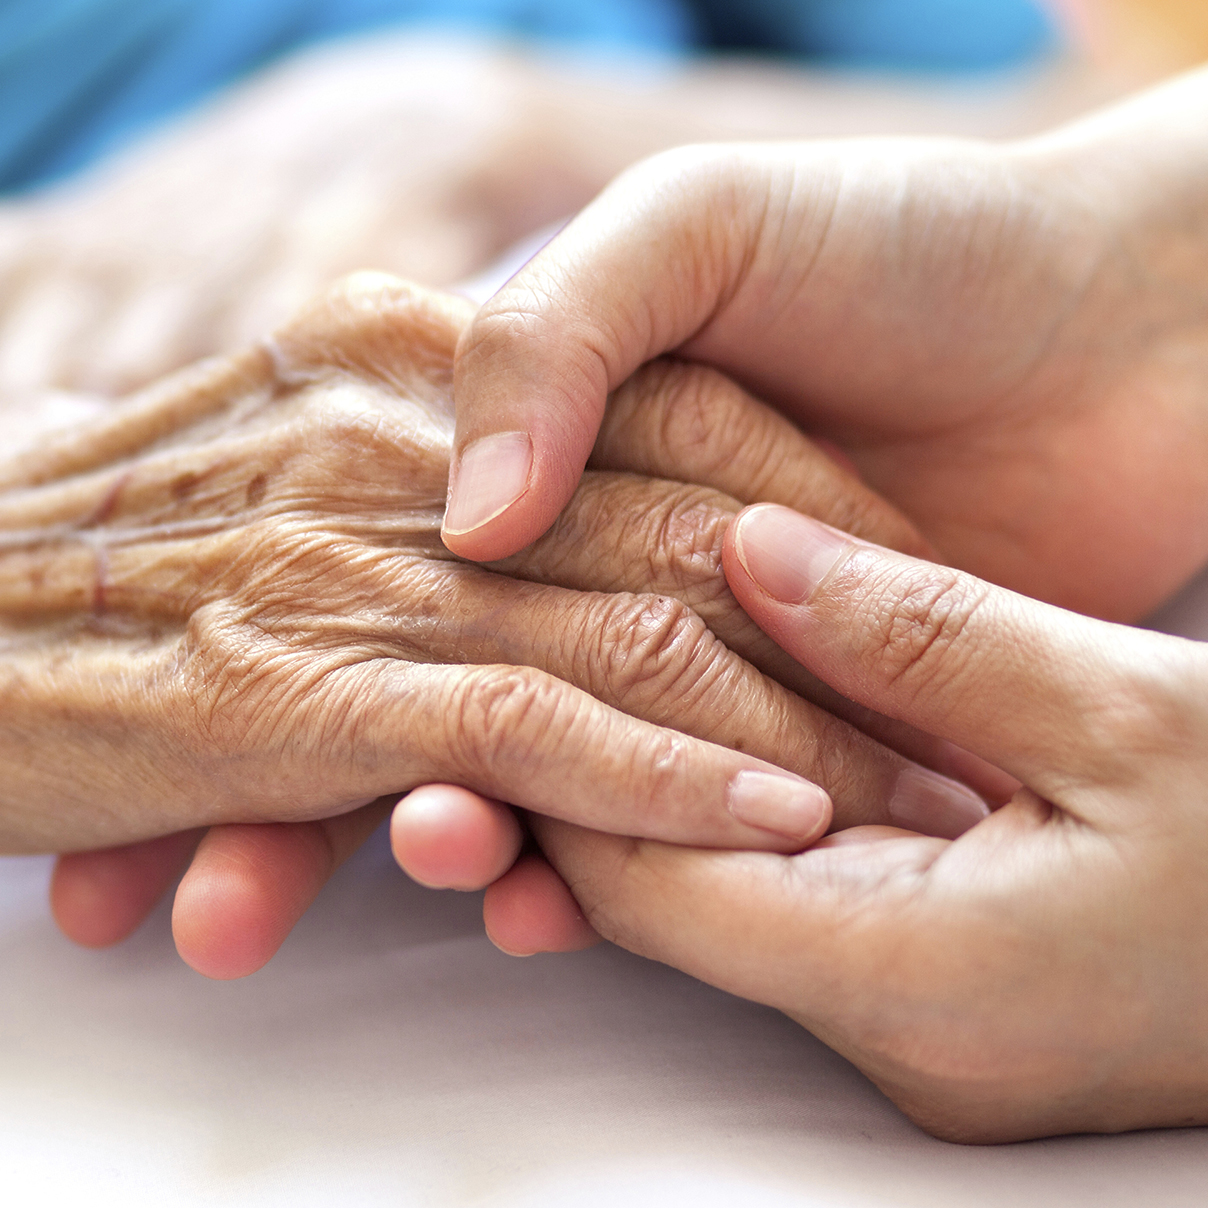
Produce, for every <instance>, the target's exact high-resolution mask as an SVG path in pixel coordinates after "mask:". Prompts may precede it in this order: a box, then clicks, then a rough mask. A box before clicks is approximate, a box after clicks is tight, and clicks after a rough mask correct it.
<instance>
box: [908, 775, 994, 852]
mask: <svg viewBox="0 0 1208 1208" xmlns="http://www.w3.org/2000/svg"><path fill="white" fill-rule="evenodd" d="M989 813H990V808H989V806H987V805H986V803H985V802H984V801H983V800H982V799H981V798H980V797H979V796H978V795H977V794H976V793H975V792H974V791H973V790H972V789H971V788H967V787H966V786H965V785H963V784H959V783H957V781H955V780H949V779H948V778H947V777H946V776H941V775H939V773H938V772H930V771H928V770H927V769H926V768H920V767H908V768H906V769H905V770H904V771H903V772H902V774H901V775H900V776H899V777H898V782H897V784H896V785H894V790H893V797H892V798H891V799H890V802H889V816H890V817H891V818H892V819H893V820H894V822H896V823H897V824H898V826H903V827H905V828H906V829H907V830H914V831H919V832H921V833H922V834H924V835H935V836H936V837H937V838H940V839H956V838H959V837H960V836H961V835H963V834H964V833H965V831H967V830H970V829H971V828H972V827H975V826H976V825H977V824H978V823H979V822H980V821H981V820H982V819H983V818H985V817H987V816H988V815H989Z"/></svg>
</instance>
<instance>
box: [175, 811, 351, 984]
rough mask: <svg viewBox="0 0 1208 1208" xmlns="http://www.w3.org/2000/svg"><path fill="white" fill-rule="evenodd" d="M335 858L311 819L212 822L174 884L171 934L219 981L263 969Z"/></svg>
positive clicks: (193, 963) (192, 961)
mask: <svg viewBox="0 0 1208 1208" xmlns="http://www.w3.org/2000/svg"><path fill="white" fill-rule="evenodd" d="M331 863H332V861H331V852H330V848H329V847H328V846H327V844H326V843H325V841H324V840H323V839H322V836H321V834H320V833H319V832H318V828H317V826H315V825H314V824H301V825H296V826H292V825H291V826H284V825H273V824H264V825H246V826H242V825H241V826H223V827H215V828H213V829H212V830H211V831H210V833H209V834H208V835H207V836H206V838H205V840H203V842H202V844H201V846H200V847H199V848H198V851H197V854H196V856H195V857H194V860H193V863H192V864H191V865H190V867H189V869H188V871H187V872H186V873H185V876H184V878H183V879H182V880H181V883H180V886H179V887H178V889H177V891H176V900H175V902H174V904H173V909H172V934H173V937H174V939H175V940H176V950H177V952H178V953H179V954H180V957H181V959H182V960H183V961H184V962H185V964H187V965H189V966H190V968H192V969H194V970H196V971H197V972H198V973H200V974H202V975H203V976H204V977H209V978H213V979H215V980H218V981H231V980H234V979H236V978H240V977H247V976H248V975H249V974H251V973H255V972H256V971H257V970H259V969H261V968H263V967H264V966H265V965H266V964H267V963H268V962H269V961H270V960H271V959H272V958H273V956H274V955H275V954H276V953H277V950H278V949H279V948H280V947H281V945H282V944H283V943H284V942H285V939H286V937H287V936H288V935H289V933H290V931H291V930H292V929H293V926H294V924H295V923H296V922H297V921H298V919H300V918H301V917H302V915H303V914H304V913H305V911H306V908H307V907H308V906H309V905H310V904H311V902H313V901H314V899H315V896H316V895H317V894H318V892H319V890H320V889H321V888H322V886H323V884H324V882H325V881H326V878H327V875H328V873H329V871H330V868H331Z"/></svg>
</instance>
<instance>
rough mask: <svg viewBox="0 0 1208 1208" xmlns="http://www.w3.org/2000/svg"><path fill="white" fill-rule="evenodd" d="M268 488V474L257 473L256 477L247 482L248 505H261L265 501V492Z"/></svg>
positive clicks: (246, 497)
mask: <svg viewBox="0 0 1208 1208" xmlns="http://www.w3.org/2000/svg"><path fill="white" fill-rule="evenodd" d="M267 490H268V475H267V474H257V475H256V477H255V478H253V479H252V480H251V482H249V483H248V484H247V494H246V495H245V497H244V498H245V499H246V501H247V506H248V507H250V508H256V507H259V506H260V504H261V503H262V502H263V501H264V493H265V491H267Z"/></svg>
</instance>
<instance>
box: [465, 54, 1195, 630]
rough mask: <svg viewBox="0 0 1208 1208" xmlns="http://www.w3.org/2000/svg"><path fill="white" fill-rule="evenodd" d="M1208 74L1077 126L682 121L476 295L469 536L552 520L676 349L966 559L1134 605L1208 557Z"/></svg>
mask: <svg viewBox="0 0 1208 1208" xmlns="http://www.w3.org/2000/svg"><path fill="white" fill-rule="evenodd" d="M1205 122H1208V72H1200V73H1198V74H1194V75H1191V76H1188V77H1186V78H1185V79H1182V80H1180V81H1177V82H1175V83H1172V84H1170V85H1168V86H1166V87H1164V88H1161V89H1158V90H1156V91H1154V92H1152V93H1150V94H1148V95H1144V96H1142V97H1140V98H1138V99H1136V100H1134V101H1132V102H1129V103H1127V104H1124V105H1121V106H1119V107H1117V108H1115V109H1113V110H1109V111H1106V112H1104V113H1102V114H1101V115H1098V116H1095V117H1092V118H1089V119H1086V120H1083V121H1081V122H1079V123H1076V124H1074V125H1072V126H1069V127H1067V128H1064V129H1061V130H1058V131H1056V132H1055V133H1053V134H1050V135H1047V136H1044V137H1041V138H1036V139H1032V140H1028V141H1025V142H1020V143H1015V144H1007V145H989V144H978V143H973V142H960V141H956V140H920V139H899V140H894V139H881V140H861V141H849V142H832V143H825V142H817V143H795V144H788V143H783V144H763V145H756V144H752V145H747V146H740V145H735V146H728V147H727V146H720V147H718V146H713V147H699V148H687V149H684V150H680V151H675V152H671V153H668V154H664V155H661V156H658V157H655V158H654V159H651V160H649V161H647V162H646V163H644V164H642V165H639V166H638V167H636V168H633V169H631V170H630V171H629V172H627V173H625V174H624V175H623V176H622V177H620V178H619V179H618V180H617V181H616V182H615V183H614V184H613V185H611V186H610V187H609V188H608V189H606V190H605V191H604V193H603V194H601V196H600V197H599V198H598V199H597V200H596V201H595V202H594V203H593V204H592V205H590V206H589V207H588V208H587V209H586V210H585V211H584V212H583V213H582V214H581V215H580V216H579V217H578V218H577V219H575V221H574V222H572V223H571V224H570V225H569V226H568V227H567V228H566V230H565V231H563V232H562V234H560V235H559V236H558V237H557V238H556V239H555V240H554V241H553V242H552V243H551V244H550V245H549V246H548V247H547V248H546V249H545V250H544V251H542V252H541V253H540V254H539V255H538V256H536V257H535V258H534V259H533V260H532V261H531V262H530V263H529V264H528V265H527V266H526V267H525V268H524V269H523V270H522V271H521V272H520V273H518V274H517V275H516V276H515V277H514V278H513V279H512V281H511V282H509V283H508V285H507V286H505V287H504V288H503V289H502V290H501V291H500V292H499V293H498V294H496V296H495V297H494V298H492V299H491V300H490V301H489V302H488V303H487V304H486V305H485V306H484V307H483V308H482V309H481V310H480V312H479V313H478V315H477V317H476V318H475V320H474V322H473V323H472V324H471V326H470V327H469V329H468V330H467V332H466V333H465V335H464V336H463V338H462V341H461V344H460V346H459V351H458V362H457V373H456V379H455V398H456V403H457V439H456V450H457V457H456V460H455V464H454V480H453V487H452V491H451V496H450V505H449V509H448V513H447V515H446V518H445V527H444V537H445V541H446V543H447V544H448V545H449V547H450V548H451V549H453V550H455V551H456V552H458V553H460V554H462V555H463V556H465V557H468V558H474V559H487V558H498V557H501V556H504V555H506V554H510V553H512V552H514V551H515V550H517V549H519V548H521V547H523V546H524V545H527V544H528V543H529V542H530V541H532V540H533V539H534V538H535V537H537V535H538V534H539V533H541V532H543V531H544V530H545V529H546V528H547V527H548V525H549V524H550V523H551V522H552V521H553V518H554V517H555V516H556V515H557V513H558V511H559V510H560V509H561V507H562V505H563V504H564V503H565V501H566V499H567V498H569V496H570V493H571V491H572V490H573V489H574V484H575V483H576V482H577V481H578V477H579V474H580V472H581V471H582V468H583V465H584V463H585V462H586V460H587V457H588V455H589V453H590V450H591V447H592V443H593V440H594V438H595V433H596V430H597V427H598V425H599V422H600V418H601V415H602V414H603V408H604V400H605V398H606V396H607V394H608V391H609V390H610V389H612V388H614V387H615V386H616V385H617V384H618V383H619V382H621V381H623V380H624V379H625V378H627V377H628V376H629V374H630V373H632V372H633V370H634V369H635V368H636V367H637V366H638V365H640V364H641V363H642V362H643V361H646V360H648V359H649V358H651V357H654V356H657V355H659V354H661V353H664V352H667V351H669V350H674V351H675V352H676V353H677V355H679V356H680V357H682V358H685V359H688V360H693V361H699V362H704V363H707V364H709V365H711V366H714V367H716V368H718V369H721V370H722V371H724V372H726V373H728V374H730V375H731V376H733V377H734V378H736V379H737V380H738V381H740V382H741V383H743V384H744V385H745V386H747V387H748V388H749V389H751V390H752V391H753V392H754V393H755V394H756V395H758V396H759V397H761V398H764V399H767V400H769V401H770V402H772V403H774V404H776V405H777V406H779V407H780V408H781V409H782V410H783V411H784V412H785V414H787V415H789V416H790V417H792V418H793V419H795V420H796V421H797V422H799V423H800V424H801V425H802V426H803V427H804V428H805V429H806V430H807V431H809V432H810V433H812V434H816V435H818V436H820V437H823V438H826V439H829V440H831V441H833V442H836V443H837V444H838V445H839V446H841V448H842V449H843V450H844V451H845V452H846V453H847V455H848V456H849V457H850V458H851V459H852V461H854V463H855V464H856V466H857V467H858V468H859V471H860V473H861V474H862V476H863V477H864V479H865V481H866V482H867V483H869V485H871V486H872V487H873V488H874V489H876V490H877V491H879V492H880V493H881V494H882V495H884V496H885V497H886V498H888V499H889V500H891V501H892V502H894V503H896V504H897V505H898V506H899V507H900V508H901V509H902V510H903V511H904V512H905V513H906V515H908V516H909V517H911V519H912V520H914V521H915V522H916V523H917V524H918V525H919V527H920V529H921V531H922V532H923V534H924V536H926V537H927V538H928V539H929V540H930V541H931V542H932V544H933V545H934V547H935V549H936V550H937V551H938V553H939V555H940V557H941V558H942V559H943V560H944V561H946V562H950V563H952V564H953V565H958V566H961V567H963V568H965V569H968V570H970V571H972V572H974V573H977V574H979V575H981V576H983V577H985V578H988V579H990V580H992V581H995V582H998V583H1000V584H1003V585H1006V586H1009V587H1011V588H1013V589H1015V590H1018V591H1022V592H1025V593H1026V594H1028V595H1031V596H1034V597H1036V598H1040V599H1045V600H1048V601H1050V602H1054V603H1058V604H1060V605H1062V606H1064V607H1068V608H1072V609H1075V610H1078V611H1083V612H1087V613H1091V614H1095V615H1099V616H1103V617H1107V618H1110V619H1115V620H1128V619H1135V618H1137V617H1138V616H1141V615H1143V614H1144V613H1145V612H1147V611H1148V610H1149V609H1151V608H1152V607H1153V606H1154V605H1156V604H1157V603H1158V602H1159V601H1161V600H1162V599H1164V598H1165V597H1166V596H1168V595H1169V594H1170V593H1171V592H1172V591H1174V590H1175V589H1176V588H1177V587H1178V586H1180V585H1181V584H1182V583H1183V582H1184V581H1185V580H1186V579H1187V578H1189V577H1190V576H1191V575H1192V574H1193V573H1194V572H1195V571H1196V570H1197V569H1198V568H1199V567H1200V566H1202V565H1203V564H1204V561H1205V559H1208V525H1206V524H1205V523H1204V515H1205V500H1206V499H1208V404H1206V403H1205V400H1206V399H1208V204H1206V201H1208V151H1205V143H1204V139H1203V130H1204V125H1205Z"/></svg>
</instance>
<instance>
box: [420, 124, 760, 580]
mask: <svg viewBox="0 0 1208 1208" xmlns="http://www.w3.org/2000/svg"><path fill="white" fill-rule="evenodd" d="M734 162H735V161H734V160H733V157H726V156H724V155H719V154H718V152H717V151H716V150H715V149H714V150H712V151H709V150H704V149H700V148H685V149H682V150H679V151H675V152H670V153H666V154H663V155H660V156H656V157H655V158H654V159H652V160H648V161H646V162H645V163H643V164H640V165H638V166H637V167H636V168H633V169H631V170H630V171H629V172H627V173H625V174H623V175H622V176H621V177H620V178H618V180H617V181H616V182H614V183H613V184H612V185H611V186H610V187H609V188H608V189H606V190H605V191H604V192H603V193H602V194H601V195H600V197H598V198H597V199H596V201H594V202H593V203H592V204H591V205H590V206H588V207H587V209H585V210H584V211H583V212H582V213H581V214H580V215H579V216H578V217H577V218H576V219H575V220H574V221H573V222H571V223H570V225H569V226H568V227H566V229H565V230H564V231H563V232H562V233H561V234H559V235H558V236H557V237H556V238H555V239H554V240H553V241H552V242H551V243H550V244H548V245H547V246H546V247H545V248H544V249H543V250H542V251H541V252H539V253H538V254H537V256H535V257H534V258H533V259H532V260H531V261H529V263H528V264H527V265H526V266H525V267H524V268H523V269H521V270H520V272H519V273H517V274H516V276H514V277H513V278H512V279H511V280H510V281H509V282H508V283H507V284H506V285H505V286H504V287H503V288H502V289H501V290H500V291H499V292H498V293H497V294H496V295H495V296H494V297H493V298H491V299H490V300H489V301H488V302H487V303H486V304H485V305H484V306H483V307H482V309H481V310H480V311H479V313H478V315H477V316H476V318H475V319H474V321H473V322H472V323H471V325H470V326H469V328H468V329H467V330H466V331H465V333H464V334H463V336H462V338H461V341H460V343H459V345H458V350H457V358H456V366H455V373H454V398H455V401H456V408H457V433H456V440H455V448H454V457H453V466H452V469H451V473H450V480H449V484H450V485H449V504H448V509H447V512H446V515H445V524H444V533H443V535H444V539H445V543H446V545H448V547H449V548H450V549H451V550H453V552H454V553H457V554H460V555H462V556H463V557H467V558H474V559H477V560H490V559H496V558H503V557H508V556H510V555H511V554H514V553H516V552H517V551H518V550H520V549H523V548H524V547H525V546H526V545H529V544H530V543H531V542H533V541H535V540H536V539H537V538H538V537H539V536H541V534H542V533H544V532H545V531H546V529H547V528H548V527H549V525H550V524H551V523H552V522H553V520H554V518H555V517H556V516H557V515H558V513H559V512H560V511H561V510H562V508H563V506H564V505H565V504H566V502H567V501H568V500H569V498H570V496H571V494H572V493H573V492H574V489H575V486H576V484H577V483H578V481H579V478H580V476H581V474H582V472H583V468H584V466H585V465H586V463H587V458H588V456H589V454H590V453H591V450H592V446H593V445H594V443H595V440H596V435H597V432H598V431H599V427H600V423H601V420H602V417H603V415H604V408H605V403H606V400H607V396H608V394H609V392H610V391H611V390H612V389H614V388H615V387H616V386H618V385H620V384H621V383H622V382H623V381H625V379H626V378H628V377H629V375H630V374H631V373H632V372H633V371H634V370H635V369H636V368H637V367H638V366H640V365H641V364H643V363H644V362H646V361H648V360H650V359H652V358H653V357H656V356H658V355H659V354H660V353H663V352H666V351H668V350H669V349H673V348H676V347H678V346H679V345H681V344H682V343H684V342H685V341H686V340H688V339H689V338H690V337H691V336H693V335H694V334H696V332H697V331H698V330H699V329H700V328H701V327H702V326H703V325H704V324H706V323H707V322H708V321H709V320H710V318H711V317H712V316H714V315H715V314H716V312H717V310H718V308H719V304H720V302H721V301H722V300H723V299H724V298H725V297H727V296H728V294H729V293H730V292H731V291H732V289H733V287H734V283H735V282H736V281H737V280H738V279H739V277H740V276H741V274H742V272H743V266H744V265H745V264H746V263H747V261H748V260H749V255H748V252H747V246H748V243H749V242H750V241H752V240H753V239H755V238H756V237H757V225H758V224H757V222H756V221H755V220H754V215H757V214H758V213H760V212H761V207H760V206H759V205H752V204H750V203H751V201H752V199H753V198H755V197H756V195H757V193H758V191H759V190H760V188H761V183H760V179H759V176H758V174H754V176H753V177H752V175H751V174H749V173H748V174H747V175H748V180H747V181H746V182H745V183H744V184H743V185H742V186H741V187H740V186H739V185H738V184H737V183H736V180H737V177H738V173H737V172H736V171H735V169H734ZM762 187H764V191H765V192H766V186H762ZM748 219H750V221H748Z"/></svg>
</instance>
